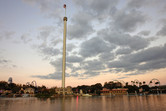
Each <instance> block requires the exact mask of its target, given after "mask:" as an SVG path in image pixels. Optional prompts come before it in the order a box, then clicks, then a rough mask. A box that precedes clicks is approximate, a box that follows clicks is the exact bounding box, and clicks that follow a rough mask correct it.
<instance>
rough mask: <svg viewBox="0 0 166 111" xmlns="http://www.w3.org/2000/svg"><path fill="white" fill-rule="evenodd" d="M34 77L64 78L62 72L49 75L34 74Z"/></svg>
mask: <svg viewBox="0 0 166 111" xmlns="http://www.w3.org/2000/svg"><path fill="white" fill-rule="evenodd" d="M31 77H33V78H40V79H56V80H61V79H62V72H56V73H52V74H48V75H32V76H31Z"/></svg>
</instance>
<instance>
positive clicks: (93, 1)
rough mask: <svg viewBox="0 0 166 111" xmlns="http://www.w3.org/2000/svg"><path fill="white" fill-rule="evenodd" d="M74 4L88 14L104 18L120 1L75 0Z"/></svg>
mask: <svg viewBox="0 0 166 111" xmlns="http://www.w3.org/2000/svg"><path fill="white" fill-rule="evenodd" d="M73 1H74V3H75V4H76V5H78V6H80V7H81V8H82V10H84V11H86V12H88V13H89V12H90V13H91V14H93V15H96V16H102V15H103V14H106V13H108V12H109V11H110V9H112V8H114V7H115V6H116V5H117V4H118V2H119V0H109V1H108V0H102V1H101V0H84V1H79V0H73ZM107 15H108V14H107Z"/></svg>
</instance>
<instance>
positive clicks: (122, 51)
mask: <svg viewBox="0 0 166 111" xmlns="http://www.w3.org/2000/svg"><path fill="white" fill-rule="evenodd" d="M131 52H132V50H131V49H130V48H123V47H120V48H119V49H118V50H117V51H116V55H124V54H130V53H131Z"/></svg>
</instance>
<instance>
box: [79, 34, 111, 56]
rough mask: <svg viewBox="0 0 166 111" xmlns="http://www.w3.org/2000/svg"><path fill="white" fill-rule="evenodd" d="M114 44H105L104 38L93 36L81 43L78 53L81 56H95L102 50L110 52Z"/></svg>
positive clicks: (102, 51)
mask: <svg viewBox="0 0 166 111" xmlns="http://www.w3.org/2000/svg"><path fill="white" fill-rule="evenodd" d="M113 48H114V46H111V45H110V44H107V43H106V42H105V41H104V40H102V39H100V38H98V37H95V38H91V39H89V40H87V41H84V42H83V43H82V44H81V49H80V55H82V56H83V57H92V56H97V55H98V54H101V53H104V52H110V51H111V50H112V49H113Z"/></svg>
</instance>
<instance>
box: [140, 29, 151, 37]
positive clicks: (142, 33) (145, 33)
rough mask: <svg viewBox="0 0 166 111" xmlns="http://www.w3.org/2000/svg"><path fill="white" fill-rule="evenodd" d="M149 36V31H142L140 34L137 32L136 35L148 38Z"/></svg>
mask: <svg viewBox="0 0 166 111" xmlns="http://www.w3.org/2000/svg"><path fill="white" fill-rule="evenodd" d="M149 34H150V31H149V30H144V31H141V32H139V33H138V35H140V36H142V35H143V36H148V35H149Z"/></svg>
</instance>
